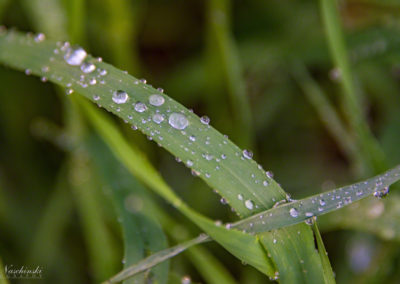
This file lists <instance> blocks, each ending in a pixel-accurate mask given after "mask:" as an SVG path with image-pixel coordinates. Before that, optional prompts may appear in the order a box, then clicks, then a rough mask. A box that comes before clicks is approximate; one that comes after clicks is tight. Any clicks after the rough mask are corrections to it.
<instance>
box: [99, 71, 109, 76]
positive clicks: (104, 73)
mask: <svg viewBox="0 0 400 284" xmlns="http://www.w3.org/2000/svg"><path fill="white" fill-rule="evenodd" d="M99 74H100V75H101V76H105V75H107V70H106V69H99Z"/></svg>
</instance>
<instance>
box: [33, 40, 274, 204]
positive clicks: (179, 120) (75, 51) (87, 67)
mask: <svg viewBox="0 0 400 284" xmlns="http://www.w3.org/2000/svg"><path fill="white" fill-rule="evenodd" d="M33 39H34V41H35V42H37V43H40V42H42V41H44V40H45V35H44V34H42V33H39V34H37V35H36V36H34V38H33ZM53 53H54V54H55V55H62V56H63V59H64V61H65V62H66V63H67V64H68V65H70V66H76V67H78V68H79V69H80V70H81V72H82V74H81V75H80V78H79V80H76V83H77V84H79V85H80V86H81V87H83V88H86V87H90V86H94V85H96V84H98V83H99V84H105V80H104V78H105V76H106V75H107V70H105V69H101V68H98V67H97V66H96V64H95V63H96V62H91V61H88V60H87V57H88V54H87V52H86V51H85V50H84V49H83V48H82V47H73V46H71V45H70V44H69V43H68V42H58V43H57V48H55V49H54V50H53ZM50 61H54V58H53V57H50ZM92 61H97V62H102V59H101V58H97V59H95V60H92ZM49 70H50V69H49V67H48V66H44V67H42V70H41V71H42V72H43V73H44V74H46V73H47V72H49ZM25 73H26V74H27V75H30V74H31V73H32V71H31V70H30V69H26V70H25ZM56 79H58V80H59V81H61V80H62V78H61V77H59V78H56ZM42 81H43V82H46V81H47V77H46V76H43V77H42ZM139 83H143V84H145V83H146V80H144V79H141V80H138V81H137V82H135V84H139ZM66 87H67V88H66V94H67V95H70V94H72V93H73V92H74V90H73V89H72V88H71V87H72V83H68V84H66ZM157 90H158V92H159V93H155V94H151V95H149V97H148V102H147V103H146V102H136V103H133V106H134V107H133V108H134V110H135V111H136V112H138V113H144V112H145V111H147V110H148V105H151V106H153V107H161V106H163V105H164V103H165V102H166V98H165V97H164V96H163V95H162V93H163V89H161V88H158V89H157ZM92 98H93V100H94V101H95V102H97V103H98V105H99V106H100V100H101V97H100V96H99V95H93V97H92ZM111 99H112V101H113V102H114V103H115V104H116V111H117V112H118V111H120V107H119V106H120V105H124V104H126V103H128V101H129V94H128V93H127V92H126V91H124V90H114V91H112V97H111ZM167 112H169V113H168V117H166V116H165V115H163V114H161V113H160V111H159V110H158V109H157V110H156V112H155V113H154V114H153V115H152V117H151V118H149V119H148V120H146V119H144V118H143V119H142V123H146V122H147V121H152V122H154V123H156V124H158V125H160V124H161V123H163V122H164V121H165V120H166V121H167V122H168V124H169V125H170V126H171V127H172V128H174V129H176V130H180V131H181V132H182V133H183V132H184V130H185V129H186V128H187V127H188V126H189V120H188V118H187V116H186V115H185V114H183V113H179V112H171V111H170V110H169V109H168V110H167ZM128 118H129V119H133V117H132V115H129V116H128ZM200 122H201V123H202V124H203V125H204V126H206V127H210V126H209V124H210V118H209V117H208V116H202V117H200ZM132 129H134V130H136V129H137V126H135V125H133V126H132ZM156 132H157V130H156ZM157 134H159V132H158V133H157ZM152 135H153V134H152ZM148 138H149V140H152V138H151V136H149V137H148ZM158 138H159V139H160V140H162V139H163V137H162V136H159V137H158ZM224 138H228V137H227V135H224ZM189 140H190V142H195V141H196V137H195V136H194V135H190V136H189ZM223 142H224V144H227V143H228V142H227V139H224V141H223ZM205 144H210V137H207V139H206V141H205ZM185 151H188V149H187V148H186V147H185ZM193 153H194V152H192V154H193ZM236 155H237V156H239V155H240V156H241V159H242V160H246V159H247V160H251V159H252V158H253V153H252V152H251V151H250V150H246V149H245V150H243V151H242V152H241V153H236ZM202 157H203V158H204V159H206V160H207V161H211V160H215V161H217V162H220V161H221V160H225V159H227V155H226V154H224V153H222V154H221V155H220V157H214V156H213V155H211V154H208V153H203V154H202ZM177 161H178V162H180V159H179V158H177ZM185 164H186V165H187V166H188V167H190V168H192V167H193V166H194V161H192V160H190V159H189V160H187V161H185ZM219 169H220V166H217V167H216V170H219ZM259 169H260V170H262V171H263V172H265V171H264V170H263V169H262V167H261V166H259ZM191 172H192V174H193V175H194V176H198V175H200V173H199V172H198V171H196V170H194V169H192V171H191ZM265 173H266V178H265V179H264V180H261V181H260V180H255V183H259V184H261V185H263V186H264V187H267V186H269V184H270V179H272V177H273V175H272V172H270V171H267V172H265ZM204 176H205V177H206V178H210V177H211V174H210V173H205V174H204ZM251 177H252V178H255V175H254V174H252V176H251ZM237 199H238V200H240V201H242V202H243V205H244V206H245V207H246V208H247V209H248V210H253V209H254V208H258V206H257V205H255V203H254V202H253V201H252V200H251V199H247V198H246V199H245V198H244V196H243V195H242V194H238V195H237ZM273 201H274V200H273ZM221 203H222V204H227V203H228V202H227V200H225V199H224V198H221Z"/></svg>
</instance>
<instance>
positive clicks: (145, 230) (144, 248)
mask: <svg viewBox="0 0 400 284" xmlns="http://www.w3.org/2000/svg"><path fill="white" fill-rule="evenodd" d="M103 143H104V142H102V141H101V140H100V139H99V138H97V137H89V138H88V141H87V143H86V144H87V148H88V151H89V152H90V153H91V157H92V158H93V160H94V164H95V166H96V168H97V169H98V171H99V179H100V180H102V181H103V183H102V184H103V185H107V187H108V191H109V194H110V195H111V198H112V200H113V204H114V207H115V209H116V211H117V214H118V219H119V221H120V222H121V227H122V231H123V239H124V261H123V262H124V267H125V268H126V267H129V266H131V265H132V264H133V263H136V262H138V261H139V260H141V259H143V258H145V257H146V255H148V254H152V253H153V252H156V251H159V250H162V249H164V248H166V247H167V240H166V237H165V235H164V232H163V231H162V229H161V227H160V225H159V224H158V222H157V220H156V219H155V218H154V217H152V216H151V215H150V214H149V213H151V212H146V211H145V210H142V209H141V208H135V207H134V204H132V202H134V200H143V198H146V197H145V196H144V191H145V189H144V188H143V187H142V186H141V185H140V184H139V183H138V182H136V181H135V180H134V179H132V178H130V176H131V175H130V173H129V172H128V171H127V170H126V169H125V168H123V167H122V166H121V165H120V163H118V161H116V160H115V158H114V157H113V156H112V154H111V152H110V150H109V149H108V148H107V147H106V146H105V145H104V144H103ZM116 181H118V182H116ZM129 204H131V205H129ZM129 206H132V208H130V207H129ZM129 208H130V209H129ZM128 209H129V210H128ZM168 268H169V263H168V262H165V263H163V264H162V265H161V266H159V267H157V268H156V269H154V270H153V271H152V273H151V274H150V273H146V274H142V275H139V276H138V277H135V279H131V280H130V281H129V283H147V282H148V281H156V282H157V283H166V280H167V279H168ZM150 275H151V277H150Z"/></svg>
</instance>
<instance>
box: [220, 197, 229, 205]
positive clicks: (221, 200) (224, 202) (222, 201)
mask: <svg viewBox="0 0 400 284" xmlns="http://www.w3.org/2000/svg"><path fill="white" fill-rule="evenodd" d="M219 201H220V202H221V203H222V204H224V205H226V204H228V201H226V199H225V198H223V197H222V198H221V199H220V200H219Z"/></svg>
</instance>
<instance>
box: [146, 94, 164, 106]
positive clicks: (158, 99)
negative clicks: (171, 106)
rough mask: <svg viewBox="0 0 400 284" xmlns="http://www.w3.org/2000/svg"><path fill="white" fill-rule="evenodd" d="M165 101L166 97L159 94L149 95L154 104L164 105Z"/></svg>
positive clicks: (150, 101) (151, 102)
mask: <svg viewBox="0 0 400 284" xmlns="http://www.w3.org/2000/svg"><path fill="white" fill-rule="evenodd" d="M164 102H165V99H164V97H163V96H160V95H158V94H154V95H151V96H150V97H149V103H150V104H151V105H153V106H162V105H163V104H164Z"/></svg>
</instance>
